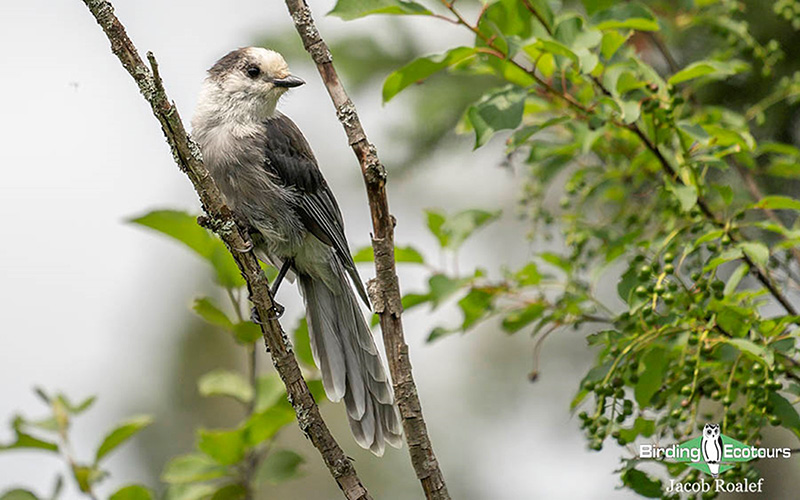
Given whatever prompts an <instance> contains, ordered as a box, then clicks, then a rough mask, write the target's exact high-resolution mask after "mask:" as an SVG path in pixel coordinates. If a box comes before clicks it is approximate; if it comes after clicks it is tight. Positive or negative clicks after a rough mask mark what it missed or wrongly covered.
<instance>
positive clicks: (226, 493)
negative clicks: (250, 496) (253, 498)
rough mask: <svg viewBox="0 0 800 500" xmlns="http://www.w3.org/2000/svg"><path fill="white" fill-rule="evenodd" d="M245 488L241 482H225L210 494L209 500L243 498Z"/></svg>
mask: <svg viewBox="0 0 800 500" xmlns="http://www.w3.org/2000/svg"><path fill="white" fill-rule="evenodd" d="M246 498H247V490H246V489H245V488H244V486H242V485H241V484H226V485H225V486H223V487H222V488H220V489H218V490H217V491H215V492H214V494H213V495H212V496H211V500H245V499H246Z"/></svg>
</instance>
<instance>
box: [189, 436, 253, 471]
mask: <svg viewBox="0 0 800 500" xmlns="http://www.w3.org/2000/svg"><path fill="white" fill-rule="evenodd" d="M197 448H198V449H199V450H200V451H202V452H203V453H205V454H206V455H208V456H209V457H211V458H212V459H214V460H215V461H216V462H217V463H219V464H222V465H233V464H235V463H237V462H240V461H241V460H242V458H244V453H245V450H246V445H245V438H244V432H242V430H241V429H233V430H206V429H200V430H198V431H197Z"/></svg>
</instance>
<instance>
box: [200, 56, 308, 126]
mask: <svg viewBox="0 0 800 500" xmlns="http://www.w3.org/2000/svg"><path fill="white" fill-rule="evenodd" d="M206 83H207V85H211V86H213V87H215V88H214V90H215V92H214V93H215V94H217V97H224V98H226V99H227V100H229V101H230V104H234V105H236V106H244V107H245V108H249V109H254V110H255V109H260V110H262V111H264V112H265V114H266V115H271V114H272V113H274V111H275V106H276V105H277V103H278V100H279V99H280V98H281V96H282V95H283V94H284V93H286V91H287V90H289V89H290V88H293V87H298V86H300V85H303V84H304V83H305V82H304V81H303V80H302V79H300V78H298V77H296V76H294V75H292V74H291V73H290V72H289V66H288V65H287V64H286V61H285V60H284V59H283V56H281V55H280V54H279V53H277V52H275V51H273V50H268V49H264V48H261V47H246V48H241V49H237V50H234V51H233V52H230V53H228V54H227V55H225V56H224V57H223V58H222V59H220V60H219V61H217V62H216V64H214V66H212V67H211V69H209V70H208V79H207V80H206ZM219 94H222V95H219Z"/></svg>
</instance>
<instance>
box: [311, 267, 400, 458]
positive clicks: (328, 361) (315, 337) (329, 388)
mask: <svg viewBox="0 0 800 500" xmlns="http://www.w3.org/2000/svg"><path fill="white" fill-rule="evenodd" d="M334 266H336V267H340V266H337V265H336V263H334ZM333 271H334V272H335V273H336V274H337V275H338V277H339V278H340V279H339V280H328V282H329V283H330V282H331V281H333V282H334V283H336V282H338V283H340V286H334V287H333V288H335V289H333V290H332V289H331V286H330V285H329V284H326V282H325V281H323V280H321V279H316V278H314V277H312V276H309V275H307V274H303V273H298V276H299V281H300V288H301V290H302V291H303V298H304V300H305V303H306V315H307V318H308V332H309V337H310V340H311V350H312V353H313V354H314V361H316V362H317V366H319V368H320V371H321V372H322V381H323V385H324V387H325V392H326V393H327V394H328V397H329V398H330V399H331V400H332V401H339V400H341V399H344V402H345V406H346V407H347V417H348V420H349V422H350V428H351V430H352V432H353V436H354V437H355V439H356V442H357V443H358V444H359V445H360V446H361V447H362V448H368V449H369V450H370V451H372V452H373V453H374V454H376V455H378V456H380V455H383V451H384V448H385V443H389V444H390V445H391V446H395V447H399V446H401V445H402V429H401V425H400V415H399V413H398V412H397V409H396V408H395V405H394V395H393V393H392V386H391V383H390V381H389V378H388V376H387V375H386V371H385V369H384V367H383V363H382V361H381V359H380V356H379V355H378V349H377V347H376V346H375V342H374V340H373V338H372V333H371V332H370V330H369V327H368V326H367V323H366V321H365V320H364V316H363V315H362V313H361V310H360V309H359V307H358V302H357V299H356V296H355V294H354V293H353V291H352V289H351V288H350V285H349V283H348V282H347V278H346V276H345V274H344V270H343V269H340V268H334V269H333Z"/></svg>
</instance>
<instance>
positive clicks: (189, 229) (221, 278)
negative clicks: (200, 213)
mask: <svg viewBox="0 0 800 500" xmlns="http://www.w3.org/2000/svg"><path fill="white" fill-rule="evenodd" d="M129 222H132V223H134V224H139V225H141V226H145V227H148V228H150V229H154V230H156V231H158V232H160V233H162V234H165V235H167V236H170V237H171V238H174V239H176V240H178V241H180V242H181V243H183V244H184V245H186V246H188V247H189V248H191V249H192V250H194V251H195V252H196V253H197V254H198V255H200V256H201V257H203V258H204V259H206V260H207V261H208V262H209V263H211V265H212V266H213V267H214V270H215V271H216V273H217V276H216V278H217V281H218V282H219V283H220V284H222V285H223V286H227V287H230V288H236V287H240V286H244V279H243V278H242V276H241V273H240V272H239V268H238V267H237V266H236V262H235V261H234V260H233V257H232V256H231V255H230V252H228V250H227V248H225V244H224V243H222V241H220V240H219V239H218V238H216V237H214V236H213V235H212V234H211V233H210V232H209V231H207V230H206V229H204V228H202V227H200V226H199V225H198V224H197V218H196V217H195V216H193V215H189V214H187V213H185V212H180V211H177V210H156V211H153V212H150V213H148V214H145V215H143V216H141V217H136V218H134V219H131V220H130V221H129Z"/></svg>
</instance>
